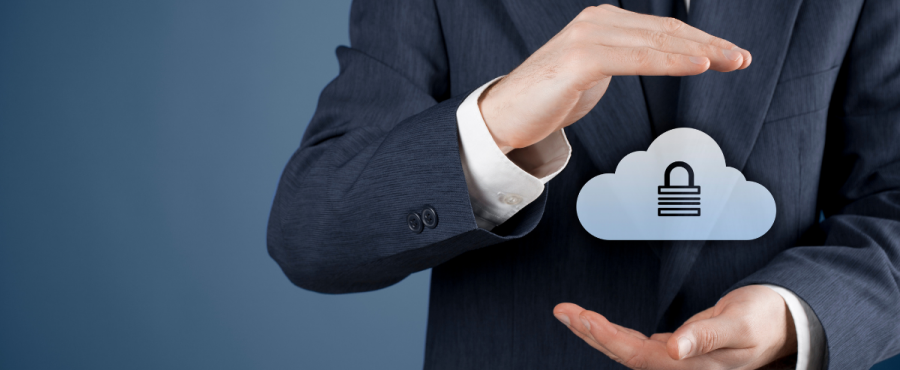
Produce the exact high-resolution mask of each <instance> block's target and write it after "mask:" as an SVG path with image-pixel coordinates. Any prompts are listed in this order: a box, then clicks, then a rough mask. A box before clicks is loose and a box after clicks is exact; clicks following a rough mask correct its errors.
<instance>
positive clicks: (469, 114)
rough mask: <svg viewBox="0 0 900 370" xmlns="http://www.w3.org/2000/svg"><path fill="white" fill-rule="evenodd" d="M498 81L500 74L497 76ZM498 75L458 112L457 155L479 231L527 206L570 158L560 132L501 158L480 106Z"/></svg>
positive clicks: (568, 149)
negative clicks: (483, 95)
mask: <svg viewBox="0 0 900 370" xmlns="http://www.w3.org/2000/svg"><path fill="white" fill-rule="evenodd" d="M501 77H502V76H501ZM501 77H497V78H495V79H493V80H491V81H490V82H488V83H486V84H484V85H482V86H481V87H479V88H478V89H477V90H475V91H473V92H472V94H470V95H469V96H468V97H467V98H466V100H464V101H463V103H462V104H461V105H460V106H459V109H457V111H456V120H457V125H458V128H459V156H460V159H461V160H462V167H463V173H464V174H465V176H466V185H467V186H468V189H469V200H470V201H471V204H472V210H473V211H474V213H475V221H476V223H477V224H478V227H480V228H483V229H487V230H491V229H493V228H494V227H496V226H497V225H500V224H502V223H504V222H506V220H509V219H510V218H511V217H512V216H514V215H515V214H516V213H518V212H519V211H520V210H522V208H525V206H527V205H528V204H531V202H533V201H534V200H535V199H537V198H538V197H539V196H540V195H541V193H542V192H543V191H544V184H546V183H547V182H548V181H550V180H551V179H553V177H555V176H556V175H557V174H559V172H560V171H562V170H563V168H565V167H566V164H568V163H569V158H570V157H571V155H572V147H571V145H569V140H568V139H567V138H566V133H565V132H564V131H563V130H559V131H557V132H554V133H553V134H550V136H547V137H546V138H545V139H544V140H541V141H540V142H538V143H536V144H534V145H531V146H529V147H527V148H522V149H516V150H513V151H512V152H509V154H503V152H502V151H501V150H500V148H499V147H498V146H497V143H496V142H494V137H493V136H491V133H490V131H488V128H487V125H486V124H485V123H484V117H482V115H481V109H479V107H478V99H479V98H480V97H481V93H482V92H484V90H485V89H486V88H487V87H489V86H491V84H493V83H494V82H496V81H497V80H498V79H500V78H501Z"/></svg>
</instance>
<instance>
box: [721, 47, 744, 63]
mask: <svg viewBox="0 0 900 370" xmlns="http://www.w3.org/2000/svg"><path fill="white" fill-rule="evenodd" d="M722 54H725V57H726V58H728V60H730V61H735V60H738V58H740V57H741V53H740V52H738V51H734V50H724V49H723V50H722Z"/></svg>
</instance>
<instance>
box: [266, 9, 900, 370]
mask: <svg viewBox="0 0 900 370" xmlns="http://www.w3.org/2000/svg"><path fill="white" fill-rule="evenodd" d="M623 1H624V4H619V3H616V5H624V7H625V8H629V1H625V0H623ZM590 5H597V4H596V3H593V2H590V1H583V0H559V1H541V0H520V1H515V0H499V1H485V0H406V1H400V0H378V1H374V0H368V1H356V2H354V5H353V9H352V12H351V22H350V24H351V27H350V37H351V44H352V47H350V48H346V47H341V48H339V49H338V50H337V56H338V59H339V60H340V65H341V69H340V75H339V76H338V77H337V78H336V79H335V80H334V81H333V82H332V83H331V84H329V85H328V87H326V88H325V90H324V91H323V92H322V95H321V98H320V100H319V106H318V110H317V111H316V114H315V116H314V117H313V119H312V122H311V123H310V124H309V128H308V129H307V132H306V134H305V135H304V137H303V140H302V143H301V145H300V148H299V149H298V150H297V152H296V154H294V156H293V157H292V158H291V160H290V162H289V163H288V164H287V167H286V169H285V171H284V174H283V177H282V178H281V182H280V184H279V186H278V192H277V195H276V198H275V201H274V205H273V207H272V212H271V217H270V221H269V229H268V247H269V253H270V254H271V256H272V257H273V258H274V259H275V260H276V261H278V263H279V264H280V266H281V267H282V269H283V270H284V272H285V273H286V274H287V276H288V278H290V279H291V281H293V282H294V283H295V284H297V285H299V286H301V287H303V288H306V289H310V290H314V291H318V292H326V293H346V292H359V291H366V290H373V289H379V288H382V287H386V286H389V285H391V284H394V283H396V282H398V281H400V280H402V279H403V278H404V277H406V276H407V275H409V274H410V273H413V272H416V271H420V270H423V269H427V268H434V270H433V273H432V285H431V301H430V311H429V319H428V336H427V346H426V347H427V348H426V363H425V367H426V368H428V369H472V368H481V369H605V368H618V367H619V365H617V364H615V363H614V362H612V361H611V360H609V359H608V358H607V357H606V356H604V355H603V354H601V353H599V352H597V351H596V350H594V349H592V348H590V347H588V346H587V345H586V344H584V343H583V342H582V341H581V340H580V339H578V338H577V337H575V336H574V335H572V334H571V333H570V332H569V331H568V330H567V329H566V328H565V327H564V326H562V325H560V324H559V323H558V322H557V321H556V319H555V318H554V317H553V316H552V314H551V309H552V308H553V306H554V305H556V304H557V303H560V302H574V303H577V304H579V305H581V306H583V307H586V308H589V309H592V310H595V311H597V312H600V313H602V314H604V315H606V316H607V317H609V319H610V320H611V321H613V322H616V323H619V324H621V325H624V326H627V327H632V328H635V329H637V330H639V331H641V332H643V333H645V334H649V333H652V332H656V331H661V330H665V331H671V330H673V329H674V328H677V327H678V326H679V325H680V324H681V323H682V322H683V321H684V320H685V319H687V318H688V317H690V316H691V315H692V314H694V313H696V312H698V311H700V310H703V309H705V308H707V307H710V306H712V305H713V304H715V302H716V300H717V299H718V298H719V297H721V296H722V295H723V294H725V293H726V292H728V291H729V290H731V289H734V288H736V287H740V286H744V285H747V284H760V283H768V284H775V285H779V286H783V287H785V288H787V289H789V290H791V291H793V292H794V293H796V294H797V295H798V296H799V297H800V298H802V299H803V300H805V301H806V302H807V303H808V304H809V306H810V307H811V308H812V309H813V310H814V311H815V314H816V316H817V317H818V318H819V319H820V320H821V323H822V325H823V327H824V330H825V334H826V337H827V346H828V354H829V359H828V360H829V363H830V367H831V368H834V369H861V368H868V367H870V366H871V365H872V364H874V363H875V362H877V361H879V360H881V359H885V358H887V357H890V356H891V355H893V354H896V353H898V351H900V341H898V338H900V288H898V284H900V272H898V269H900V2H897V1H896V0H870V1H865V2H864V1H863V0H805V1H803V0H766V1H762V0H760V1H746V0H693V1H691V9H690V10H691V12H690V17H689V23H690V24H692V25H694V26H696V27H698V28H700V29H702V30H705V31H707V32H709V33H711V34H713V35H718V36H721V37H723V38H725V39H727V40H730V41H733V42H734V43H736V44H737V45H740V46H741V47H743V48H745V49H747V50H750V51H751V52H752V53H753V64H752V66H750V68H748V69H746V70H743V71H738V72H731V73H717V72H707V73H704V74H702V75H699V76H694V77H686V78H684V79H682V83H681V91H680V100H679V102H678V107H677V112H678V114H677V123H678V125H679V126H686V127H694V128H697V129H700V130H701V131H703V132H705V133H707V134H709V135H710V136H712V137H713V138H714V139H715V140H716V141H717V142H718V143H719V144H720V146H721V148H722V150H723V151H724V154H725V158H726V161H727V164H728V166H731V167H735V168H737V169H739V170H741V171H742V172H743V173H744V175H745V176H746V177H747V178H748V179H750V180H752V181H756V182H759V183H761V184H762V185H764V186H765V187H766V188H768V189H769V191H771V193H772V194H773V196H774V198H775V202H776V204H777V208H778V214H777V217H776V220H775V224H774V225H773V226H772V229H771V230H770V231H769V232H768V233H767V234H766V235H765V236H763V237H761V238H759V239H757V240H753V241H735V242H722V241H715V242H713V241H710V242H702V241H696V242H641V241H635V242H611V241H603V240H598V239H596V238H594V237H592V236H591V235H589V234H588V233H587V232H585V231H584V229H583V228H582V227H581V225H580V224H579V222H578V220H577V217H576V214H575V200H576V196H577V194H578V192H579V190H580V188H581V186H582V185H583V184H584V183H585V182H586V181H587V180H589V179H590V178H592V177H593V176H596V175H598V174H600V173H609V172H614V170H615V166H616V164H617V163H618V162H619V160H620V159H621V158H622V157H623V156H625V155H626V154H628V153H631V152H633V151H637V150H646V148H647V147H648V145H649V144H650V143H651V141H652V140H653V139H654V137H655V136H656V135H658V134H659V133H658V132H654V129H653V126H652V125H651V123H650V122H649V119H648V114H647V105H646V102H645V99H644V94H643V92H642V87H641V84H640V81H639V79H638V77H614V78H613V79H612V83H611V85H610V87H609V90H608V92H607V93H606V95H605V96H604V98H603V99H602V100H601V101H600V103H599V104H598V105H597V107H596V108H595V109H594V110H593V111H591V112H590V113H589V114H588V115H587V116H586V117H584V118H583V119H582V120H581V121H579V122H577V123H575V124H574V125H572V126H571V127H569V128H567V129H566V132H567V134H568V135H569V138H570V140H571V143H572V145H573V148H574V149H573V150H574V152H573V155H572V160H571V162H570V163H569V165H568V167H567V168H566V169H565V170H564V171H563V172H562V173H561V174H560V175H559V176H558V177H556V178H555V179H554V180H552V181H551V182H550V183H549V184H548V186H547V187H546V189H545V191H544V193H543V195H541V197H540V198H539V199H538V200H537V201H535V202H534V203H532V204H531V205H529V206H528V207H526V208H525V209H524V210H523V211H521V212H520V213H519V214H517V215H516V216H515V217H513V218H512V219H510V220H509V221H507V222H506V223H504V224H503V225H501V226H500V227H498V228H497V229H495V230H493V231H492V232H491V231H486V230H483V229H479V228H477V226H476V225H475V220H474V217H473V213H472V208H471V206H470V204H469V197H468V193H467V188H466V182H465V179H464V175H463V172H462V169H461V165H460V159H459V147H458V143H457V122H456V109H457V107H458V105H459V104H460V102H461V101H462V100H463V99H464V98H465V97H466V95H467V93H468V92H470V91H471V90H473V89H475V88H476V87H478V86H480V85H482V84H484V83H485V82H487V81H489V80H490V79H492V78H494V77H497V76H499V75H503V74H506V73H509V71H511V70H512V69H513V68H515V67H516V66H517V65H518V64H519V63H521V62H522V61H523V60H524V59H525V58H526V57H528V56H529V55H530V54H531V53H532V52H533V51H534V50H536V49H537V48H539V47H540V46H541V45H542V44H543V43H545V42H546V41H547V40H548V39H549V38H550V37H552V36H553V35H554V34H555V33H556V32H558V31H559V30H560V29H562V28H563V26H565V25H566V23H568V22H569V21H570V20H571V19H572V18H574V17H575V15H577V14H578V12H580V11H581V10H582V9H583V8H585V7H587V6H590ZM426 205H430V206H432V207H433V208H434V209H435V210H436V211H437V215H438V220H439V221H438V225H437V227H436V228H434V229H428V228H426V229H425V230H424V231H422V232H420V233H417V232H413V231H411V230H410V228H409V227H408V226H407V222H406V217H407V215H408V214H409V213H411V212H421V210H422V209H423V208H424V207H425V206H426ZM385 335H386V339H385V340H389V337H390V333H385Z"/></svg>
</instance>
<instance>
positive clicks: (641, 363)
mask: <svg viewBox="0 0 900 370" xmlns="http://www.w3.org/2000/svg"><path fill="white" fill-rule="evenodd" d="M647 364H648V361H647V357H645V356H644V355H641V354H636V355H634V356H631V358H629V359H628V360H626V361H624V362H622V365H625V366H628V367H630V368H632V369H647V368H648V366H647Z"/></svg>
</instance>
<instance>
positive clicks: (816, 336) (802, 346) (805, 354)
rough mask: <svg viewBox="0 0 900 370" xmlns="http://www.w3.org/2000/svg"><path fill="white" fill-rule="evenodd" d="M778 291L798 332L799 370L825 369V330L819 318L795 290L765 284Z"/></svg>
mask: <svg viewBox="0 0 900 370" xmlns="http://www.w3.org/2000/svg"><path fill="white" fill-rule="evenodd" d="M763 286H765V287H769V288H771V289H772V290H774V291H775V293H778V295H780V296H781V298H782V299H784V303H785V304H787V307H788V310H789V311H790V312H791V317H793V319H794V329H795V330H796V332H797V370H820V369H824V363H825V330H824V328H822V324H821V323H820V322H819V318H818V317H816V315H815V313H814V312H813V311H812V309H811V308H810V307H809V305H807V304H806V302H804V301H803V300H802V299H800V297H797V295H796V294H794V292H791V291H790V290H787V289H785V288H782V287H780V286H775V285H769V284H763Z"/></svg>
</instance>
